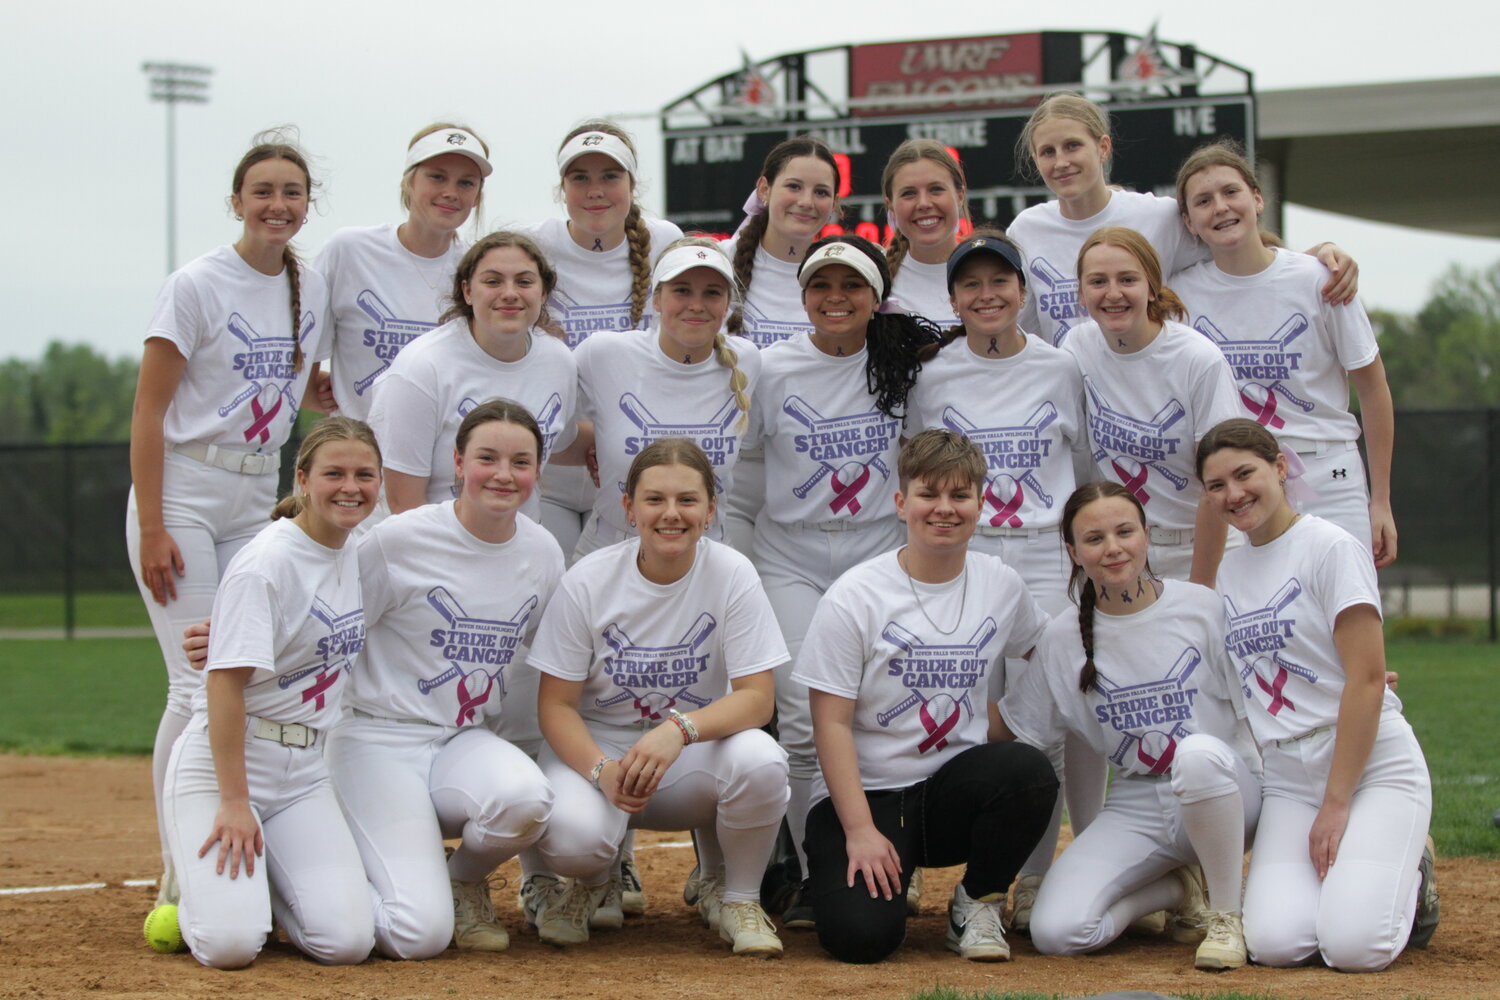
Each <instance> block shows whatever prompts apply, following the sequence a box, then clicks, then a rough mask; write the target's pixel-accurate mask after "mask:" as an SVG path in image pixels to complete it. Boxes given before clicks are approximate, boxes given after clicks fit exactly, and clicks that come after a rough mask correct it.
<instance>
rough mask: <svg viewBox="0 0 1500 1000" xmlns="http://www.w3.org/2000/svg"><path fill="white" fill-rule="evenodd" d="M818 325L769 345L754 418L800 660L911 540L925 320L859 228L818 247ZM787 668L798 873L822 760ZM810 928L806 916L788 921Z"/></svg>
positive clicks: (767, 545) (769, 556)
mask: <svg viewBox="0 0 1500 1000" xmlns="http://www.w3.org/2000/svg"><path fill="white" fill-rule="evenodd" d="M798 280H799V282H800V283H801V285H802V301H803V306H804V308H805V310H806V313H807V318H808V320H809V321H811V323H812V325H813V333H812V335H811V336H808V337H799V338H796V339H793V340H787V341H783V342H781V343H778V344H773V345H772V346H771V347H768V348H766V350H765V351H763V352H762V356H761V383H760V386H759V388H758V389H757V390H756V400H757V403H756V406H755V408H754V410H753V412H752V414H751V424H752V427H753V428H754V430H753V431H752V437H753V438H757V439H759V440H760V441H763V442H764V445H765V453H766V504H765V508H764V509H763V510H762V511H761V513H760V516H759V517H758V518H757V520H756V525H755V563H756V568H757V569H758V570H759V571H760V575H761V580H762V581H763V582H764V583H765V587H766V594H767V596H769V597H770V599H771V605H772V606H773V607H774V608H775V609H776V619H777V621H778V622H779V623H780V625H781V632H782V635H783V636H784V637H785V639H786V644H787V648H788V649H790V650H791V651H792V655H793V656H794V657H795V656H796V651H797V650H798V649H799V648H800V647H801V645H802V637H803V636H804V635H805V634H806V632H807V626H808V623H809V621H811V619H812V614H813V610H814V609H815V608H816V607H817V603H818V598H819V597H821V596H822V595H823V593H824V592H825V591H826V590H827V589H828V588H829V586H830V585H832V583H833V581H834V580H836V579H838V578H839V577H840V576H842V575H843V574H844V573H845V572H846V571H847V570H849V569H851V568H852V567H854V566H857V565H858V564H860V563H862V562H864V561H865V560H866V559H869V558H871V557H872V556H875V555H878V554H879V553H881V552H887V551H889V550H891V549H893V548H895V547H896V546H897V545H898V544H899V543H900V540H901V525H900V522H899V521H897V519H896V511H895V509H894V507H893V506H892V505H891V502H890V499H889V497H890V495H891V493H892V491H891V490H890V488H889V483H890V480H891V478H892V474H893V468H894V466H895V464H896V456H897V452H898V446H899V438H900V433H901V421H902V418H903V417H904V416H905V414H906V396H907V393H908V392H910V391H911V388H912V386H913V385H914V384H915V382H916V376H917V372H918V371H919V370H920V367H921V366H920V364H919V363H918V362H917V360H916V352H917V350H918V348H919V347H921V346H922V345H924V344H927V343H930V342H931V341H932V340H933V339H934V338H935V334H936V331H935V329H934V328H933V327H932V326H931V324H928V323H926V322H925V321H924V320H920V319H918V318H915V317H912V316H909V315H905V314H902V313H881V312H879V311H878V310H879V308H880V306H881V305H882V304H883V303H884V302H885V301H886V299H887V298H888V297H889V295H890V290H891V281H890V271H889V270H888V269H887V267H886V262H885V254H884V253H882V252H881V250H880V248H879V247H877V246H875V245H874V244H873V243H871V242H870V241H869V240H866V239H862V238H861V237H858V236H845V235H839V236H829V237H826V238H824V239H821V240H819V241H817V242H816V243H814V244H813V245H812V247H811V249H810V250H809V251H808V255H807V259H806V260H805V261H803V263H802V268H801V270H800V272H799V273H798ZM790 674H791V671H790V666H788V667H787V668H786V669H785V670H783V671H782V672H781V673H780V674H778V676H777V678H776V709H777V727H778V730H779V732H780V738H781V745H782V746H783V747H785V748H786V749H787V752H788V754H789V755H790V762H789V768H790V772H791V783H792V800H791V805H790V806H789V807H788V810H787V824H788V826H789V827H790V828H791V833H792V838H793V842H794V843H795V844H796V847H797V851H798V860H799V862H800V863H801V865H802V871H803V872H804V873H805V872H806V871H807V859H806V855H805V853H804V852H803V848H802V841H803V836H804V833H805V824H806V819H807V810H808V807H809V806H810V805H811V796H812V789H813V780H814V778H815V776H816V775H817V770H818V768H817V757H816V754H815V750H814V747H813V733H812V720H811V717H810V716H809V714H808V702H807V689H806V687H805V686H804V685H801V684H798V683H797V682H795V681H794V680H792V678H791V676H790ZM787 919H788V925H789V926H799V925H800V926H803V927H807V926H811V916H810V913H799V914H794V915H790V916H788V918H787Z"/></svg>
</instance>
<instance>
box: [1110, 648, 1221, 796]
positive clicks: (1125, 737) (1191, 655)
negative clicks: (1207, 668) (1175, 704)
mask: <svg viewBox="0 0 1500 1000" xmlns="http://www.w3.org/2000/svg"><path fill="white" fill-rule="evenodd" d="M1202 662H1203V654H1202V653H1199V652H1198V649H1197V647H1195V646H1188V647H1187V648H1186V649H1184V650H1183V651H1182V653H1181V655H1179V656H1178V657H1177V662H1175V663H1173V664H1172V669H1171V670H1168V671H1167V675H1166V676H1165V677H1163V678H1162V679H1161V680H1159V681H1147V682H1145V683H1144V684H1127V685H1123V686H1122V685H1118V684H1115V683H1113V682H1112V681H1110V680H1109V679H1108V678H1106V677H1105V676H1104V675H1103V674H1100V675H1099V687H1100V690H1102V691H1103V692H1104V695H1105V698H1107V699H1108V700H1110V701H1113V700H1114V696H1115V695H1119V694H1126V693H1130V692H1135V691H1142V690H1148V691H1154V690H1159V689H1161V688H1164V687H1166V686H1167V685H1168V684H1172V683H1175V684H1176V686H1177V689H1178V690H1179V691H1180V690H1182V685H1183V683H1184V682H1185V681H1186V680H1187V679H1188V676H1189V675H1190V674H1192V672H1193V670H1194V669H1195V668H1196V667H1197V666H1198V664H1199V663H1202ZM1153 733H1154V734H1156V735H1158V736H1161V737H1163V738H1164V739H1165V740H1166V746H1165V747H1163V748H1162V749H1161V751H1160V752H1159V753H1158V754H1157V755H1156V756H1155V757H1152V756H1150V755H1149V754H1148V753H1147V752H1146V747H1145V739H1146V737H1147V736H1151V735H1152V734H1153ZM1186 735H1188V731H1187V729H1186V728H1185V727H1184V726H1183V724H1182V723H1181V722H1177V723H1174V724H1173V725H1172V728H1171V729H1170V730H1168V731H1167V732H1165V733H1163V732H1161V731H1160V730H1155V729H1153V730H1151V731H1150V732H1147V733H1144V734H1143V735H1142V736H1141V737H1140V738H1139V739H1137V738H1136V737H1135V736H1132V735H1131V734H1130V733H1124V734H1122V735H1121V737H1120V742H1119V745H1117V746H1116V747H1115V749H1114V750H1113V751H1111V752H1110V754H1109V759H1110V760H1111V761H1112V762H1113V763H1114V764H1115V765H1116V766H1123V765H1124V763H1125V754H1126V752H1127V751H1128V750H1129V749H1130V746H1131V744H1132V743H1134V744H1135V745H1136V757H1137V758H1138V759H1139V760H1140V761H1141V763H1143V764H1145V765H1146V766H1147V767H1148V768H1150V770H1151V773H1152V774H1164V773H1165V772H1166V771H1167V770H1168V769H1169V768H1170V767H1171V766H1172V756H1173V755H1174V754H1175V753H1176V750H1177V740H1178V738H1179V737H1182V736H1186Z"/></svg>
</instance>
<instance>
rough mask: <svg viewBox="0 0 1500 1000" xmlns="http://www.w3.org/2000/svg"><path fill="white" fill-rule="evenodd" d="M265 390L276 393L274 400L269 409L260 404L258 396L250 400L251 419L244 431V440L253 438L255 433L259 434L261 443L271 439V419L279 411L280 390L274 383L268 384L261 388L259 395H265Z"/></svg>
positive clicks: (273, 418) (274, 417)
mask: <svg viewBox="0 0 1500 1000" xmlns="http://www.w3.org/2000/svg"><path fill="white" fill-rule="evenodd" d="M267 390H270V391H271V392H274V393H276V401H275V403H273V404H272V405H271V408H270V409H267V408H266V407H264V406H262V405H261V402H260V396H256V397H255V398H254V399H251V400H250V415H251V417H252V418H253V419H252V420H251V421H250V427H249V429H248V430H246V431H245V440H246V441H249V440H251V439H253V438H254V437H255V436H256V435H259V436H260V442H261V444H265V443H266V442H267V441H270V440H271V431H270V426H271V421H273V420H275V419H276V414H278V413H280V412H281V390H280V389H278V388H276V387H275V386H274V385H268V386H266V388H265V389H263V390H261V394H260V395H261V396H264V395H266V391H267Z"/></svg>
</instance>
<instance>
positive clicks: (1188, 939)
mask: <svg viewBox="0 0 1500 1000" xmlns="http://www.w3.org/2000/svg"><path fill="white" fill-rule="evenodd" d="M1172 875H1173V876H1175V877H1176V878H1177V880H1178V881H1179V882H1181V883H1182V903H1181V905H1179V906H1178V907H1177V909H1176V910H1174V911H1173V912H1172V914H1171V915H1170V916H1169V917H1168V918H1167V925H1168V929H1169V930H1170V931H1171V934H1172V940H1173V941H1176V942H1177V943H1178V944H1198V943H1199V942H1200V941H1202V940H1203V936H1204V934H1206V933H1207V932H1208V920H1207V917H1208V886H1207V884H1205V883H1204V881H1203V869H1202V868H1200V867H1198V866H1197V865H1183V866H1182V867H1181V868H1175V869H1173V870H1172Z"/></svg>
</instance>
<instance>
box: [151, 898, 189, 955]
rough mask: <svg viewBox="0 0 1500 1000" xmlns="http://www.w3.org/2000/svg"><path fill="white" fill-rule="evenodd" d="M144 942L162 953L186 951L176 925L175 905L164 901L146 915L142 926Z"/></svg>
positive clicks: (180, 932)
mask: <svg viewBox="0 0 1500 1000" xmlns="http://www.w3.org/2000/svg"><path fill="white" fill-rule="evenodd" d="M142 930H143V931H144V932H145V935H146V943H147V944H149V945H150V946H151V947H152V948H154V949H156V950H157V951H159V952H162V953H163V954H171V953H172V952H174V951H186V950H187V945H185V944H183V943H182V931H181V930H180V929H179V928H178V926H177V907H176V906H174V905H172V904H171V903H164V904H162V905H161V906H158V907H157V908H156V909H154V910H152V911H151V912H150V913H149V914H147V915H146V926H145V927H144V928H142Z"/></svg>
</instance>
